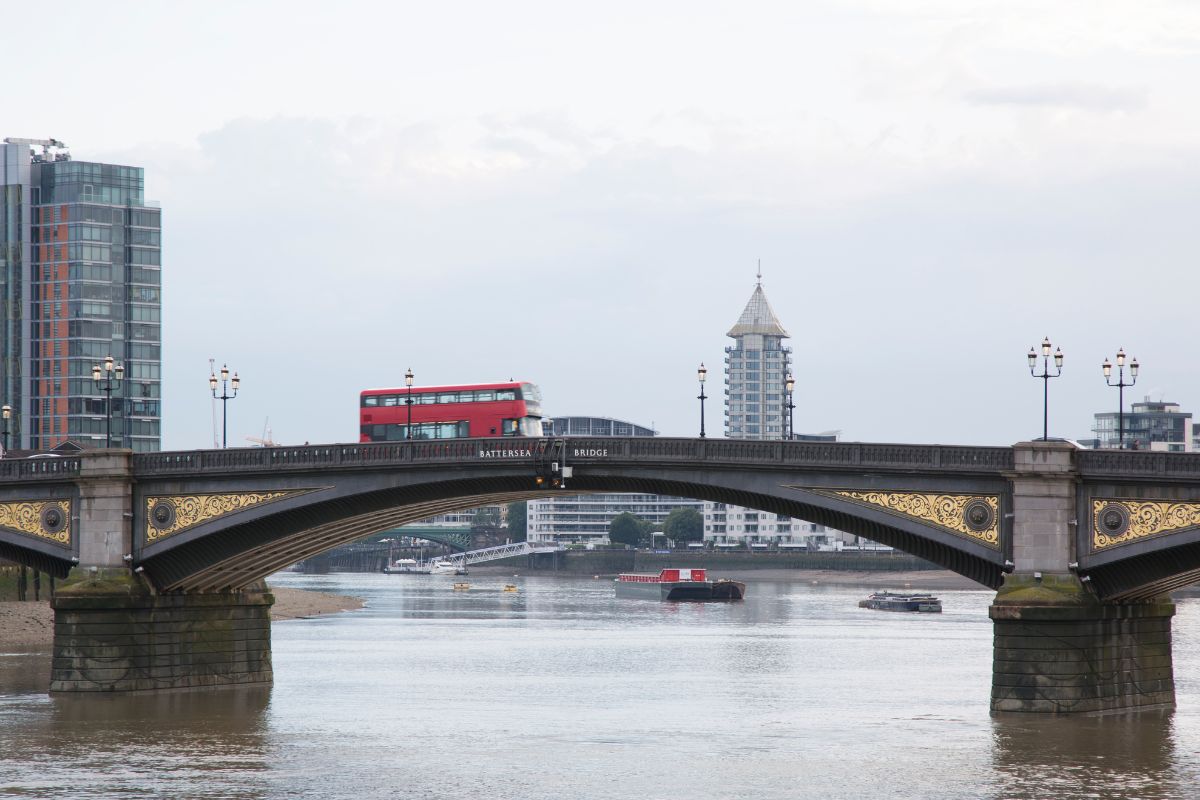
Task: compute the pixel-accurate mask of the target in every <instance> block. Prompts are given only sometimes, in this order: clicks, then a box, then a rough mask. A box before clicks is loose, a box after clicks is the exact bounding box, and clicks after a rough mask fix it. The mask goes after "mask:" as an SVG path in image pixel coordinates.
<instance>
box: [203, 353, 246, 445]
mask: <svg viewBox="0 0 1200 800" xmlns="http://www.w3.org/2000/svg"><path fill="white" fill-rule="evenodd" d="M231 384H232V387H233V394H230V393H229V389H230V385H231ZM241 385H242V379H241V378H239V377H238V374H237V373H236V372H235V373H233V377H232V378H230V377H229V367H228V366H227V365H225V364H222V365H221V393H220V394H219V395H218V394H217V376H216V375H209V376H208V388H209V389H211V390H212V396H213V397H215V398H217V399H218V400H220V401H221V447H225V446H226V444H227V442H228V433H229V425H228V417H227V416H226V408H225V407H226V405H227V404H228V402H229V401H230V400H232V399H233V398H235V397H237V393H238V387H240V386H241Z"/></svg>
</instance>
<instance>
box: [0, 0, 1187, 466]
mask: <svg viewBox="0 0 1200 800" xmlns="http://www.w3.org/2000/svg"><path fill="white" fill-rule="evenodd" d="M29 13H30V15H31V18H30V24H29V25H28V26H25V27H23V28H21V29H20V31H19V35H16V31H15V29H12V30H9V31H7V32H6V33H5V34H4V39H3V40H2V41H0V47H2V48H3V49H4V51H5V52H6V62H7V63H9V64H10V65H11V64H21V65H25V66H24V67H23V75H22V76H21V77H22V79H20V80H10V81H8V82H6V89H5V94H6V98H5V99H6V102H5V106H4V109H5V110H4V113H3V114H2V115H0V117H2V119H3V124H2V125H0V136H19V137H32V138H41V137H53V138H56V139H60V140H62V141H64V142H66V143H67V145H69V147H70V151H71V153H72V156H73V157H74V158H75V159H78V160H85V161H104V162H114V163H122V164H132V165H136V166H141V167H144V168H145V175H146V197H147V198H148V199H151V200H155V201H159V202H161V204H162V208H163V362H164V363H163V383H164V387H163V395H164V400H163V448H164V449H190V448H196V447H207V446H211V445H212V444H213V443H214V441H215V439H216V438H217V437H219V435H220V410H219V404H214V401H213V400H212V397H211V395H210V393H209V390H208V383H207V378H208V374H209V363H210V361H209V360H210V359H215V363H216V366H217V368H218V369H219V368H220V365H221V364H222V363H227V364H228V365H229V367H230V369H231V370H236V371H237V372H238V374H239V376H240V378H241V386H242V388H241V391H240V393H239V395H238V397H237V398H236V399H234V400H231V401H229V403H228V405H227V407H226V408H227V412H228V428H229V443H230V445H231V446H250V445H251V442H249V441H247V437H257V438H264V437H269V438H271V439H273V440H274V441H277V442H280V443H285V444H299V443H303V442H306V441H307V442H313V443H318V442H335V441H339V442H344V441H356V440H357V433H358V432H357V426H358V423H357V411H358V401H357V398H358V392H359V391H361V390H362V389H364V388H371V387H386V386H399V385H402V384H403V374H404V371H405V369H407V368H411V369H412V370H413V373H414V374H415V376H416V384H417V385H418V386H421V385H438V384H448V383H472V382H484V381H491V380H505V379H508V378H510V377H512V378H518V379H525V380H530V381H532V382H534V383H536V384H538V385H539V386H540V387H541V389H542V393H543V396H544V407H545V411H546V413H547V414H548V415H549V416H551V417H553V416H567V415H596V416H609V417H616V418H618V419H625V420H630V421H633V422H636V423H638V424H642V425H653V427H655V428H656V429H657V430H658V431H660V432H661V434H662V435H666V436H695V435H696V434H697V433H698V428H699V408H698V405H699V403H698V400H697V394H698V391H697V390H698V386H697V384H696V368H697V367H698V366H699V364H700V362H704V363H705V364H706V365H708V367H709V368H710V373H709V383H708V387H707V390H708V393H709V395H710V396H712V395H715V397H714V398H713V399H711V400H710V401H709V403H708V406H707V407H706V419H707V422H708V429H709V432H710V435H711V434H713V433H718V432H719V420H720V399H721V394H720V385H721V384H720V380H721V366H722V359H723V355H724V354H723V350H724V348H725V347H726V346H728V345H729V344H731V343H732V340H731V339H728V338H727V337H726V336H725V333H726V331H728V330H729V328H730V327H732V326H733V324H734V323H735V322H736V321H737V318H738V316H739V315H740V314H741V311H742V309H743V308H744V306H745V304H746V302H747V301H748V300H749V298H750V295H751V293H752V291H753V289H754V285H755V274H756V271H757V269H758V265H759V263H760V262H761V267H762V275H763V278H762V283H763V288H764V290H765V291H766V294H767V297H768V298H769V300H770V302H771V304H772V306H773V308H774V310H775V312H776V315H777V316H778V317H779V319H780V321H781V322H782V323H783V325H784V326H785V327H786V328H787V329H788V331H789V332H790V333H791V335H792V338H791V340H790V342H789V344H790V345H791V347H792V348H793V355H794V358H795V370H796V380H797V388H796V395H795V404H796V408H795V428H796V431H797V432H812V433H818V432H826V431H835V430H836V431H840V432H841V436H842V438H843V439H845V440H854V441H879V442H915V443H945V444H985V445H1007V444H1012V443H1014V442H1017V441H1023V440H1028V439H1031V438H1035V437H1039V436H1041V433H1042V413H1043V389H1044V388H1046V387H1045V386H1044V384H1043V381H1042V380H1039V379H1035V378H1032V377H1031V376H1030V372H1029V368H1028V366H1027V360H1026V353H1027V352H1028V350H1029V348H1030V347H1031V346H1035V345H1040V343H1041V341H1042V339H1043V337H1049V339H1050V340H1051V342H1052V343H1053V345H1054V346H1055V347H1061V348H1062V351H1063V353H1064V366H1063V374H1062V377H1061V378H1058V379H1054V380H1051V381H1050V383H1049V387H1048V388H1049V426H1050V435H1051V436H1063V437H1069V438H1085V437H1087V436H1088V435H1089V430H1090V428H1091V426H1092V423H1093V419H1092V415H1093V414H1094V413H1096V412H1098V411H1115V410H1116V407H1117V404H1118V391H1117V389H1114V388H1108V387H1107V386H1105V382H1104V378H1103V375H1102V373H1101V368H1100V365H1101V363H1102V362H1103V361H1104V359H1105V358H1106V357H1107V358H1110V359H1111V358H1113V357H1114V355H1115V353H1116V351H1117V349H1118V348H1124V349H1125V351H1126V352H1127V353H1128V354H1129V355H1130V356H1136V357H1137V358H1138V360H1139V362H1140V364H1141V373H1140V375H1139V377H1138V381H1137V385H1136V386H1135V387H1133V388H1132V389H1127V390H1126V391H1125V400H1126V403H1127V404H1128V403H1129V402H1131V401H1133V400H1140V399H1142V398H1143V397H1145V396H1149V397H1152V398H1154V399H1156V400H1158V399H1166V400H1170V401H1175V402H1178V403H1180V404H1181V405H1182V406H1183V409H1184V410H1185V411H1192V412H1194V413H1200V371H1197V369H1196V361H1197V337H1196V328H1197V326H1196V323H1195V307H1196V299H1195V298H1196V294H1197V293H1196V288H1197V286H1198V284H1200V277H1197V270H1196V263H1195V262H1196V255H1195V254H1196V253H1197V251H1198V248H1197V244H1198V241H1197V240H1198V239H1200V225H1197V224H1196V223H1195V221H1194V219H1193V217H1194V213H1195V209H1196V207H1197V200H1200V159H1198V156H1200V136H1197V133H1198V132H1200V104H1198V103H1196V101H1195V100H1196V93H1195V86H1196V85H1197V78H1200V6H1197V5H1196V4H1194V3H1191V2H1155V1H1154V0H1146V1H1144V2H1137V3H1134V2H1103V0H1092V1H1091V2H1071V1H1070V0H1065V1H1063V2H1056V3H1045V2H1040V1H1039V2H1025V1H1024V0H1007V1H1006V2H969V1H968V0H944V1H943V0H908V1H906V2H903V3H899V2H885V1H884V0H845V1H843V2H836V1H834V0H830V2H799V3H797V2H780V3H771V2H739V3H706V2H696V1H692V2H658V3H653V4H648V3H644V2H639V3H632V2H622V1H621V0H613V1H612V2H608V3H604V4H599V5H597V4H570V3H560V2H520V0H515V1H514V2H511V3H503V4H500V3H485V2H466V1H464V2H458V3H435V4H430V3H408V2H397V3H391V4H382V3H369V2H354V1H353V0H349V1H345V0H344V1H343V2H339V3H311V2H297V1H296V0H290V1H289V2H274V1H273V0H258V1H257V2H256V1H255V0H250V1H249V2H242V3H237V4H233V3H228V4H223V3H213V2H211V0H206V2H173V3H144V2H137V3H132V2H122V0H115V1H114V2H108V3H104V4H101V5H96V4H94V3H81V2H73V1H72V0H65V1H64V2H59V3H56V4H55V5H54V6H53V8H52V9H49V10H46V11H45V12H44V16H43V17H42V18H41V19H40V21H39V20H38V19H35V18H34V17H37V16H38V15H41V14H42V13H43V12H37V13H36V14H35V13H33V12H32V11H30V12H29ZM1039 366H1040V365H1039ZM714 421H715V422H714Z"/></svg>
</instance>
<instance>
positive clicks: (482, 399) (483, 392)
mask: <svg viewBox="0 0 1200 800" xmlns="http://www.w3.org/2000/svg"><path fill="white" fill-rule="evenodd" d="M495 399H496V393H495V392H493V391H492V390H491V389H480V390H479V391H478V392H476V393H475V401H476V402H478V403H490V402H491V401H493V400H495Z"/></svg>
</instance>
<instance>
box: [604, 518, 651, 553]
mask: <svg viewBox="0 0 1200 800" xmlns="http://www.w3.org/2000/svg"><path fill="white" fill-rule="evenodd" d="M649 529H650V523H648V522H646V521H645V520H643V519H641V518H640V517H637V516H635V515H633V514H630V513H629V512H628V511H626V512H624V513H621V514H617V515H616V516H615V517H613V521H612V522H611V523H609V525H608V540H609V541H610V542H612V543H613V544H631V545H634V546H635V547H636V546H637V545H638V543H639V542H641V541H642V539H644V538H646V534H647V532H648V531H649Z"/></svg>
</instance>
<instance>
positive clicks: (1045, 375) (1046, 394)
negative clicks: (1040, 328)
mask: <svg viewBox="0 0 1200 800" xmlns="http://www.w3.org/2000/svg"><path fill="white" fill-rule="evenodd" d="M1062 363H1063V352H1062V348H1061V347H1059V348H1058V349H1056V350H1055V351H1054V368H1055V369H1056V370H1057V372H1055V373H1053V374H1051V372H1050V337H1049V336H1047V337H1046V338H1045V339H1043V340H1042V374H1041V375H1038V374H1037V373H1036V372H1034V371H1033V369H1034V367H1036V366H1037V352H1036V351H1035V350H1034V349H1033V348H1032V347H1031V348H1029V374H1030V375H1032V376H1033V377H1035V378H1041V379H1042V387H1043V391H1042V395H1043V397H1042V441H1043V442H1044V441H1047V440H1048V439H1049V438H1050V436H1049V431H1050V379H1051V378H1057V377H1058V376H1060V375H1062Z"/></svg>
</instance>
